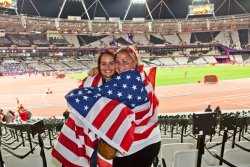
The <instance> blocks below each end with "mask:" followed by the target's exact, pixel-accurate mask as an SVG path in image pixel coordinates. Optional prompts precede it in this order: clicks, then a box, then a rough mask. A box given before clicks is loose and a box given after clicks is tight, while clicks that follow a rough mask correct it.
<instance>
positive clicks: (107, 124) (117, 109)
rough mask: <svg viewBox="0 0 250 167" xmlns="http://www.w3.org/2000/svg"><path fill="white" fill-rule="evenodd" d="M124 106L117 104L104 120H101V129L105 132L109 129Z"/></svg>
mask: <svg viewBox="0 0 250 167" xmlns="http://www.w3.org/2000/svg"><path fill="white" fill-rule="evenodd" d="M123 108H124V105H120V104H119V105H117V106H116V107H115V108H114V109H113V111H112V114H110V115H109V116H108V117H107V118H106V120H105V121H104V122H103V124H102V126H101V127H100V128H99V129H100V130H101V131H103V132H105V133H107V132H108V130H109V129H110V126H111V125H112V124H113V123H114V121H115V120H116V119H117V117H118V116H119V114H120V111H121V110H122V109H123Z"/></svg>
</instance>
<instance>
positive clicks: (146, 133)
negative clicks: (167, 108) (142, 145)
mask: <svg viewBox="0 0 250 167" xmlns="http://www.w3.org/2000/svg"><path fill="white" fill-rule="evenodd" d="M156 126H157V124H156V123H155V124H153V125H152V126H151V127H149V128H148V129H147V130H146V131H144V132H143V133H134V137H135V141H138V140H142V139H146V138H147V137H148V136H149V135H150V133H151V132H152V131H153V130H154V128H155V127H156Z"/></svg>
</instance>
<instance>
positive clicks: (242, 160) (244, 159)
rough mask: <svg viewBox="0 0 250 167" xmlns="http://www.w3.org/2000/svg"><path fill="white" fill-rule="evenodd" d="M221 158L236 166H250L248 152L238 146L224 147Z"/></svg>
mask: <svg viewBox="0 0 250 167" xmlns="http://www.w3.org/2000/svg"><path fill="white" fill-rule="evenodd" d="M248 149H250V147H248ZM223 158H224V159H225V160H227V161H229V162H230V163H232V164H234V165H236V166H239V165H245V164H248V165H249V166H250V152H247V151H245V150H242V149H240V148H234V149H226V150H225V152H224V157H223Z"/></svg>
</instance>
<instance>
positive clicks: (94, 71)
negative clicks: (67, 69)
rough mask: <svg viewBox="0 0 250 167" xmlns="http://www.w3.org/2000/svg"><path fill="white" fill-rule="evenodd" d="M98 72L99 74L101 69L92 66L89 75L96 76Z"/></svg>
mask: <svg viewBox="0 0 250 167" xmlns="http://www.w3.org/2000/svg"><path fill="white" fill-rule="evenodd" d="M97 74H99V71H98V68H97V67H93V68H91V69H90V70H89V71H88V76H91V77H93V76H95V75H97Z"/></svg>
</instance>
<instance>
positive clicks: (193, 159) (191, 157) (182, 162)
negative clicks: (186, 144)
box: [172, 149, 219, 167]
mask: <svg viewBox="0 0 250 167" xmlns="http://www.w3.org/2000/svg"><path fill="white" fill-rule="evenodd" d="M211 152H212V153H213V154H215V153H216V151H215V150H211ZM197 157H198V150H197V149H192V150H183V151H177V152H175V153H174V159H173V166H172V167H184V166H185V167H196V166H197ZM218 164H219V161H218V160H217V159H216V158H214V157H213V156H212V155H211V154H209V153H208V152H205V154H204V155H202V161H201V166H202V167H206V166H208V165H218Z"/></svg>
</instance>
